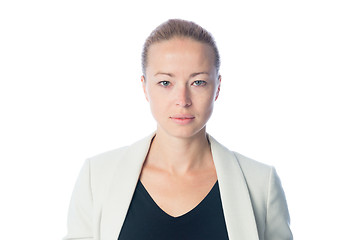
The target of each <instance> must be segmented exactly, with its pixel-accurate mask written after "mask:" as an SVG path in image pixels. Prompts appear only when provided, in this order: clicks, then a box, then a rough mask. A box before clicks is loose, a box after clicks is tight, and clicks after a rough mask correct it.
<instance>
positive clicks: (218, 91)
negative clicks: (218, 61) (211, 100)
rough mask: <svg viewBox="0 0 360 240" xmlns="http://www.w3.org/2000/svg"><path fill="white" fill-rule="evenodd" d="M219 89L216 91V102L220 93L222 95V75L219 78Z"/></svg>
mask: <svg viewBox="0 0 360 240" xmlns="http://www.w3.org/2000/svg"><path fill="white" fill-rule="evenodd" d="M218 81H219V82H218V88H217V90H216V95H215V101H216V100H217V99H218V97H219V93H220V87H221V75H219V78H218Z"/></svg>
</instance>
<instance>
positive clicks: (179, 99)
mask: <svg viewBox="0 0 360 240" xmlns="http://www.w3.org/2000/svg"><path fill="white" fill-rule="evenodd" d="M191 104H192V102H191V98H190V92H189V89H188V87H186V86H182V87H178V89H177V90H176V105H177V106H180V107H189V106H191Z"/></svg>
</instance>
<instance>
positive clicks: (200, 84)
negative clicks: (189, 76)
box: [193, 80, 206, 86]
mask: <svg viewBox="0 0 360 240" xmlns="http://www.w3.org/2000/svg"><path fill="white" fill-rule="evenodd" d="M193 84H194V85H195V86H205V85H206V82H205V81H203V80H196V81H194V83H193Z"/></svg>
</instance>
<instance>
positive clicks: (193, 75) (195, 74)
mask: <svg viewBox="0 0 360 240" xmlns="http://www.w3.org/2000/svg"><path fill="white" fill-rule="evenodd" d="M201 74H206V75H209V73H208V72H196V73H192V74H190V78H193V77H196V76H197V75H201ZM157 75H166V76H169V77H174V75H173V74H172V73H166V72H158V73H156V74H155V75H154V76H157Z"/></svg>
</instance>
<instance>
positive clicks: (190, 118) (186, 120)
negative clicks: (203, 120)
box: [170, 114, 195, 125]
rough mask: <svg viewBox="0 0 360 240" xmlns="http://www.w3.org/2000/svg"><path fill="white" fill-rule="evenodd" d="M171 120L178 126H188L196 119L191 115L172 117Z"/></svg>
mask: <svg viewBox="0 0 360 240" xmlns="http://www.w3.org/2000/svg"><path fill="white" fill-rule="evenodd" d="M170 119H171V120H172V121H173V122H175V123H177V124H181V125H184V124H188V123H191V122H192V121H193V120H194V119H195V117H194V116H193V115H189V114H176V115H173V116H171V117H170Z"/></svg>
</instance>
